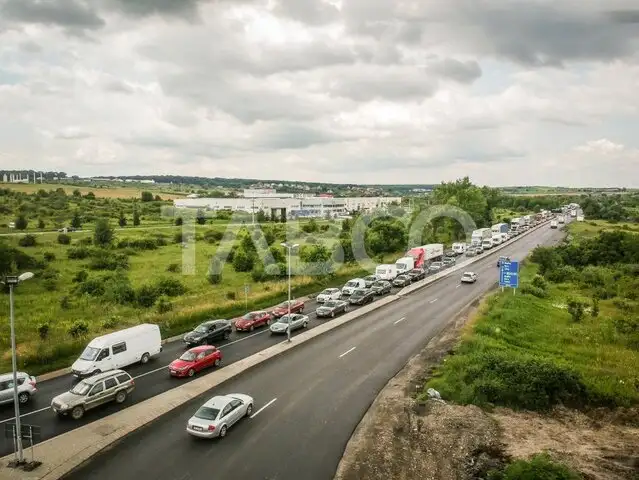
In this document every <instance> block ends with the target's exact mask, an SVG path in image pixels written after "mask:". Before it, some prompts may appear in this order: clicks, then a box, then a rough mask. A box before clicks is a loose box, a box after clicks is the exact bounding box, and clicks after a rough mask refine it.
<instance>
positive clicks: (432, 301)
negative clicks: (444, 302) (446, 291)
mask: <svg viewBox="0 0 639 480" xmlns="http://www.w3.org/2000/svg"><path fill="white" fill-rule="evenodd" d="M436 301H437V299H435V300H431V301H430V302H428V303H435V302H436Z"/></svg>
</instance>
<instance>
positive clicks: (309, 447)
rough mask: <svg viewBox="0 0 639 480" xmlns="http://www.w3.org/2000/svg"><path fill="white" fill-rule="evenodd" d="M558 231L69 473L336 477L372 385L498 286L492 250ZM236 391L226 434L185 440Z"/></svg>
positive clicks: (377, 315) (71, 478)
mask: <svg viewBox="0 0 639 480" xmlns="http://www.w3.org/2000/svg"><path fill="white" fill-rule="evenodd" d="M561 237H562V233H561V232H560V231H559V230H551V229H550V228H549V227H542V228H541V229H539V230H538V231H535V232H533V233H531V234H530V235H528V236H526V237H524V238H522V239H521V240H520V241H518V242H514V243H513V244H512V245H510V246H509V247H507V248H505V249H503V250H501V251H500V252H495V253H494V254H487V255H486V258H485V259H482V260H480V261H479V262H477V263H475V264H474V265H473V266H472V270H473V271H475V272H476V273H477V274H478V276H479V279H478V281H477V282H476V283H475V284H471V285H460V283H459V277H460V275H457V274H453V275H451V276H450V277H447V278H444V279H442V280H441V281H438V282H436V283H434V284H433V285H431V286H429V287H427V288H425V289H423V290H419V291H417V292H415V293H414V294H412V295H410V296H407V297H404V298H402V299H401V300H398V301H397V302H394V303H392V304H390V305H388V306H386V307H383V308H381V309H379V310H377V311H375V312H372V313H371V314H369V315H366V316H364V317H362V318H359V319H357V320H354V321H353V322H350V323H348V324H347V325H345V326H343V327H341V328H339V329H336V330H334V331H332V332H327V333H326V334H324V335H322V336H320V337H318V338H317V339H315V340H313V341H311V342H309V343H308V344H307V345H305V346H304V347H300V348H296V349H293V350H291V351H290V352H289V353H287V354H285V355H283V356H280V357H278V359H277V360H275V361H270V362H266V363H265V364H263V365H261V366H258V367H256V368H254V369H252V370H249V371H247V372H246V373H245V374H242V375H240V376H239V377H237V378H235V379H232V380H230V381H228V382H226V383H225V384H223V385H221V386H220V387H216V388H214V389H212V390H211V391H210V392H209V393H207V394H206V395H203V396H200V397H198V398H195V399H193V400H192V401H191V402H189V403H188V404H187V405H185V406H182V407H179V408H177V409H175V410H173V411H171V412H170V413H169V414H166V415H164V416H163V417H161V418H160V419H158V420H157V421H155V422H153V423H152V424H150V425H149V426H147V427H145V428H143V429H140V430H138V431H137V432H135V433H133V434H131V435H129V436H128V437H126V438H125V439H124V440H122V441H121V442H120V443H118V444H116V445H115V446H113V447H112V448H110V449H108V450H107V451H105V452H104V453H103V454H101V455H98V456H96V457H95V458H94V459H93V461H91V462H90V463H88V464H86V465H85V466H84V467H82V468H80V469H78V470H76V471H75V472H73V473H72V474H70V475H68V476H67V477H65V479H66V480H76V479H77V480H80V479H82V480H88V479H96V480H97V479H104V478H118V480H128V479H131V480H138V479H139V478H153V479H157V480H163V479H166V480H191V479H193V480H195V479H198V478H201V477H202V475H206V476H210V477H211V478H219V479H231V478H232V479H236V480H244V479H246V480H254V479H265V480H266V479H277V480H289V479H290V480H299V479H300V478H304V479H305V480H315V479H317V480H329V479H332V478H333V476H334V473H335V470H336V468H337V465H338V462H339V460H340V458H341V456H342V453H343V451H344V448H345V446H346V443H347V442H348V440H349V438H350V436H351V434H352V432H353V430H354V429H355V427H356V426H357V424H358V423H359V421H360V419H361V418H362V416H363V415H364V413H365V412H366V410H367V409H368V407H369V406H370V404H371V403H372V401H373V400H374V398H375V397H376V396H377V394H378V392H379V391H380V390H381V389H382V388H383V387H384V385H385V384H386V383H387V382H388V381H389V379H390V378H392V377H393V376H394V375H395V374H396V373H397V372H398V371H399V370H400V369H401V368H402V367H403V366H404V365H405V364H406V362H407V361H408V359H409V358H410V357H411V356H412V355H414V354H415V353H417V352H418V351H419V350H420V349H421V348H422V347H423V345H424V344H425V343H426V342H427V341H428V340H429V339H430V338H432V337H433V336H434V335H435V334H436V333H437V332H438V331H439V330H440V329H441V328H443V326H444V325H445V324H446V323H447V322H448V321H449V320H450V319H451V318H452V317H454V316H455V315H456V314H457V313H458V312H459V311H460V310H462V309H463V308H464V307H465V306H467V305H468V304H469V303H470V302H472V301H473V300H474V299H476V298H478V297H479V296H481V295H482V294H483V293H485V292H486V291H488V290H489V289H490V288H492V287H494V286H495V284H496V282H497V281H498V269H497V267H496V261H497V258H498V256H499V255H509V256H510V257H511V258H512V259H519V260H521V259H523V258H524V257H525V255H526V254H527V253H528V252H529V251H530V250H531V249H532V248H534V247H535V246H536V245H537V244H552V243H555V242H557V241H559V240H560V239H561ZM460 274H461V272H460ZM139 388H140V387H139V386H138V389H139ZM232 392H237V393H246V394H249V395H252V396H253V397H254V398H255V401H256V405H255V409H256V411H257V414H256V415H254V417H253V418H251V419H245V420H243V421H242V422H240V423H239V424H237V425H236V426H235V427H233V429H232V430H230V432H229V435H228V436H227V437H226V438H225V439H224V440H221V441H219V440H212V441H202V440H197V439H193V438H190V436H189V435H188V434H187V433H186V432H185V427H186V422H187V420H188V418H189V417H190V416H191V415H192V414H193V412H194V411H195V410H196V409H197V408H198V407H199V406H200V405H201V404H202V403H204V402H205V401H206V400H207V399H208V398H209V397H211V396H213V395H216V394H223V393H232ZM262 407H266V408H264V409H263V410H262V411H260V410H259V409H261V408H262Z"/></svg>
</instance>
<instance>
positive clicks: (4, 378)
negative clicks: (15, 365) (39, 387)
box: [0, 372, 29, 382]
mask: <svg viewBox="0 0 639 480" xmlns="http://www.w3.org/2000/svg"><path fill="white" fill-rule="evenodd" d="M16 375H17V376H18V377H20V378H22V377H28V376H29V374H27V373H24V372H17V373H16ZM7 380H13V373H3V374H2V375H0V382H6V381H7Z"/></svg>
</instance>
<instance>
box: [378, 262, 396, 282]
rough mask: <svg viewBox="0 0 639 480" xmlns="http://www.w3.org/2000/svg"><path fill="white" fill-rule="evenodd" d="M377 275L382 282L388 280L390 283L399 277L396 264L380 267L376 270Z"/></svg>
mask: <svg viewBox="0 0 639 480" xmlns="http://www.w3.org/2000/svg"><path fill="white" fill-rule="evenodd" d="M375 275H377V276H378V277H379V278H380V280H388V281H389V282H392V281H393V280H394V279H395V277H396V276H397V265H395V264H394V263H393V264H392V265H391V264H383V265H378V266H377V268H376V269H375Z"/></svg>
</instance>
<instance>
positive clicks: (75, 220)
mask: <svg viewBox="0 0 639 480" xmlns="http://www.w3.org/2000/svg"><path fill="white" fill-rule="evenodd" d="M71 226H72V227H73V228H80V227H82V220H81V219H80V214H79V213H78V211H77V210H76V212H75V213H74V214H73V218H72V219H71Z"/></svg>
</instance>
